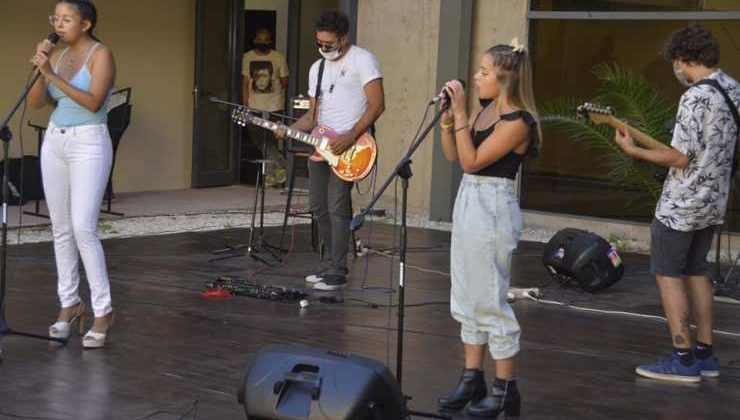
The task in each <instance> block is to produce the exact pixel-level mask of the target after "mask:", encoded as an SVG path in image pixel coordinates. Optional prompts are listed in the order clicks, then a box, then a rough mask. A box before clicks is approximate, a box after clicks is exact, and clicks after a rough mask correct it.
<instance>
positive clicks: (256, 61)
mask: <svg viewBox="0 0 740 420" xmlns="http://www.w3.org/2000/svg"><path fill="white" fill-rule="evenodd" d="M242 75H244V76H246V77H249V79H250V83H249V103H248V104H247V105H248V106H249V107H250V108H255V109H259V110H262V111H270V112H273V111H279V110H282V109H283V108H285V105H284V104H285V89H283V85H281V84H280V78H282V77H288V63H287V62H286V61H285V57H284V56H283V55H282V54H280V53H279V52H277V51H275V50H270V52H269V53H267V54H264V55H261V54H257V53H256V52H255V51H254V50H249V51H247V52H246V53H245V54H244V57H243V58H242Z"/></svg>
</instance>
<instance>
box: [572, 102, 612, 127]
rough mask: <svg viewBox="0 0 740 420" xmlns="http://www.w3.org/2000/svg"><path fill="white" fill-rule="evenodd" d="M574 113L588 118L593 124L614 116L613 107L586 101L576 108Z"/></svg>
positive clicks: (605, 121) (602, 122)
mask: <svg viewBox="0 0 740 420" xmlns="http://www.w3.org/2000/svg"><path fill="white" fill-rule="evenodd" d="M576 113H577V114H578V116H579V117H581V118H588V119H590V120H591V122H593V123H594V124H604V123H608V122H609V121H611V119H612V118H614V108H612V107H610V106H602V105H598V104H593V103H591V102H586V103H584V104H583V105H580V106H579V107H578V108H576Z"/></svg>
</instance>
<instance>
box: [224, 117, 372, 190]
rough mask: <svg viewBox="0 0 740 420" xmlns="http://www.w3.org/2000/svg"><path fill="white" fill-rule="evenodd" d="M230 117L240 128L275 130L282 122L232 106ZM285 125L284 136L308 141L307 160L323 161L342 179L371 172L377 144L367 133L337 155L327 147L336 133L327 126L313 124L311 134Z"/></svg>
mask: <svg viewBox="0 0 740 420" xmlns="http://www.w3.org/2000/svg"><path fill="white" fill-rule="evenodd" d="M231 120H232V121H234V123H236V124H239V125H241V126H242V127H244V126H246V125H247V124H254V125H257V126H259V127H262V128H265V129H268V130H270V131H272V132H276V131H277V130H278V128H279V127H280V126H281V125H282V124H278V123H276V122H273V121H270V120H266V119H264V118H260V117H257V116H255V115H254V114H252V113H250V112H249V110H248V109H247V108H245V107H234V109H233V111H232V112H231ZM286 128H287V131H286V133H285V135H286V137H288V138H290V139H293V140H297V141H300V142H301V143H306V144H310V145H311V146H313V147H314V149H315V152H314V154H313V155H311V157H310V159H311V160H313V161H319V162H320V161H326V162H327V163H328V164H329V166H331V170H332V171H333V172H334V173H335V174H336V175H337V176H338V177H339V178H341V179H342V180H344V181H349V182H354V181H361V180H363V179H364V178H365V177H367V176H368V174H369V173H370V172H371V171H372V169H373V165H375V159H376V158H377V156H378V146H377V144H376V143H375V139H374V138H373V136H371V135H370V133H365V134H363V135H361V136H360V137H359V138H358V139H357V141H356V142H355V144H354V145H352V147H350V148H349V149H347V150H346V151H345V152H344V153H342V154H341V155H335V154H334V153H332V151H331V149H329V146H330V145H331V144H332V142H333V140H334V139H335V138H336V137H337V136H338V134H337V133H336V132H335V131H334V130H332V129H331V128H329V127H326V126H323V125H319V126H316V127H315V128H314V129H313V130H312V131H311V134H307V133H304V132H302V131H298V130H294V129H292V128H288V127H286Z"/></svg>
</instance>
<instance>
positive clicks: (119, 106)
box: [101, 87, 132, 216]
mask: <svg viewBox="0 0 740 420" xmlns="http://www.w3.org/2000/svg"><path fill="white" fill-rule="evenodd" d="M130 102H131V88H130V87H128V88H124V89H120V90H117V91H115V92H113V93H112V94H111V97H110V99H109V100H108V132H109V133H110V139H111V142H112V143H113V163H112V164H111V167H110V174H109V175H108V185H107V186H106V188H105V201H106V202H107V203H106V208H105V209H103V210H101V211H102V212H103V213H107V214H113V215H116V216H123V213H118V212H114V211H112V210H111V199H112V196H113V168H114V167H115V166H116V152H117V151H118V145H119V144H120V143H121V138H122V137H123V133H124V132H125V131H126V129H127V128H128V126H129V123H130V122H131V109H132V106H131V103H130Z"/></svg>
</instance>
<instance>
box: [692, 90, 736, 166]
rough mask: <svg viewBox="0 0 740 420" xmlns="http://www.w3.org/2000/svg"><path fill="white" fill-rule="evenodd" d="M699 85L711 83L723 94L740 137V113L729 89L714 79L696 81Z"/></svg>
mask: <svg viewBox="0 0 740 420" xmlns="http://www.w3.org/2000/svg"><path fill="white" fill-rule="evenodd" d="M699 85H709V86H712V87H713V88H715V89H716V90H717V91H718V92H719V93H721V94H722V97H724V98H725V102H727V106H728V107H729V108H730V112H731V113H732V117H733V118H734V119H735V126H736V127H737V130H736V132H735V133H736V134H737V136H738V138H739V139H740V113H738V110H737V106H736V105H735V103H734V102H732V99H730V95H728V94H727V91H725V90H724V89H723V88H722V85H720V84H719V82H717V81H716V80H714V79H702V80H700V81H698V82H696V83H694V86H699ZM737 143H738V142H737V140H736V141H735V149H734V150H733V152H732V169H731V171H730V179H733V178H734V177H735V171H736V170H737V146H738V144H737Z"/></svg>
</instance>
